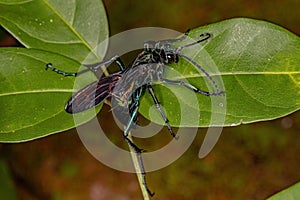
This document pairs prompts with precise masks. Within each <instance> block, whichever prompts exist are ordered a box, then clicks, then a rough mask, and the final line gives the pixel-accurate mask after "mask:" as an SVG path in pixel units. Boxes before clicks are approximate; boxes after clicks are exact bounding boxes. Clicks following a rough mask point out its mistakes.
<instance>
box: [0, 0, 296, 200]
mask: <svg viewBox="0 0 300 200" xmlns="http://www.w3.org/2000/svg"><path fill="white" fill-rule="evenodd" d="M104 4H105V7H106V10H107V15H108V19H109V25H110V31H111V35H114V34H117V33H119V32H122V31H125V30H128V29H131V28H137V27H146V26H155V27H165V28H170V29H174V30H177V31H181V32H184V31H185V30H186V29H188V28H193V27H198V26H202V25H205V24H208V23H213V22H218V21H221V20H224V19H228V18H233V17H250V18H255V19H263V20H267V21H270V22H273V23H275V24H278V25H280V26H283V27H285V28H286V29H288V30H290V31H291V32H293V33H295V34H297V35H300V26H299V25H300V14H299V7H300V1H299V0H285V1H282V0H273V1H269V0H260V1H258V0H254V1H253V0H252V1H248V0H247V1H246V0H224V1H220V0H216V1H211V0H198V1H197V0H189V1H183V0H164V1H162V0H152V1H147V0H146V1H124V0H114V1H112V0H105V1H104ZM91 14H92V13H91ZM0 38H1V42H0V44H1V46H18V45H19V44H18V43H17V42H16V41H15V40H14V39H13V38H12V37H11V36H10V35H9V34H7V33H6V32H5V31H3V30H2V31H1V32H0ZM62 106H63V105H62ZM109 109H110V108H109V107H108V106H104V109H103V110H102V111H101V113H100V115H99V119H101V120H102V122H101V123H102V124H103V126H105V127H106V129H107V131H109V132H111V134H110V135H109V137H110V138H111V139H112V140H113V141H114V142H115V143H116V144H118V145H120V146H125V145H124V141H123V139H122V137H121V131H120V130H119V129H118V128H117V127H116V126H115V125H114V123H113V122H112V120H113V119H112V117H111V113H110V112H109ZM299 130H300V113H299V112H296V113H294V114H291V115H289V116H286V117H284V118H281V119H277V120H273V121H268V122H260V123H255V124H251V125H242V126H239V127H232V128H225V129H224V130H223V133H222V135H221V138H220V139H219V141H218V143H217V145H216V147H215V148H214V149H213V151H212V152H211V153H210V154H209V155H208V156H207V157H205V158H204V159H201V160H200V159H199V158H198V151H199V148H200V146H201V144H202V141H203V137H204V134H205V129H199V133H198V135H197V137H196V139H195V140H194V142H193V144H192V146H191V147H190V148H189V150H188V151H187V152H186V153H185V154H184V155H183V156H182V157H181V158H180V159H178V160H177V161H176V162H174V163H173V164H171V165H170V166H168V167H166V168H164V169H161V170H159V171H156V172H152V173H148V174H147V180H148V184H149V187H150V188H151V189H152V190H154V191H155V192H156V195H155V196H154V198H153V199H172V200H176V199H178V200H179V199H180V200H182V199H204V200H229V199H230V200H235V199H236V200H238V199H253V200H254V199H265V198H266V197H268V196H270V195H272V194H274V193H276V192H278V191H280V190H282V189H284V188H286V187H288V186H290V185H292V184H294V183H296V182H298V181H300V173H299V165H300V157H299V154H300V137H299V132H300V131H299ZM169 139H170V137H169V135H168V133H167V130H164V131H163V133H161V134H159V136H155V137H154V138H153V139H151V140H149V141H148V140H147V141H139V144H141V146H143V148H145V149H147V150H151V149H155V148H159V147H160V146H163V145H164V144H165V142H168V140H169ZM0 158H1V163H0V164H1V166H0V169H1V170H0V171H5V170H4V169H5V166H7V168H6V169H7V170H6V171H7V172H8V173H10V175H12V177H13V182H12V183H11V186H15V187H16V191H17V194H18V198H17V199H22V200H23V199H24V200H27V199H28V200H29V199H30V200H35V199H43V200H45V199H55V200H59V199H63V200H68V199H70V200H81V199H91V200H101V199H123V200H126V199H141V198H142V197H141V194H140V190H139V186H138V183H137V179H136V176H135V174H128V173H123V172H118V171H116V170H114V169H111V168H109V167H106V166H104V165H103V164H101V163H99V162H98V161H97V160H96V159H94V158H93V157H92V156H91V155H90V154H89V153H88V152H87V150H86V149H85V148H84V146H83V145H82V143H81V141H80V139H79V137H78V135H77V134H76V131H75V130H71V131H68V132H63V133H60V134H55V135H52V136H49V137H46V138H42V139H38V140H35V141H32V142H26V143H20V144H0ZM5 164H6V165H5ZM2 180H3V179H2V178H1V179H0V185H3V183H1V181H2ZM5 184H6V183H5ZM1 187H2V186H1ZM3 192H4V191H3V189H2V190H1V189H0V196H1V198H2V197H6V196H5V194H4V193H3ZM7 197H8V196H7ZM11 198H12V197H11ZM4 199H5V198H4Z"/></svg>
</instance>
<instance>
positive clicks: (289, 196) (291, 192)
mask: <svg viewBox="0 0 300 200" xmlns="http://www.w3.org/2000/svg"><path fill="white" fill-rule="evenodd" d="M298 199H300V183H296V184H295V185H293V186H291V187H289V188H287V189H285V190H283V191H281V192H279V193H277V194H275V195H274V196H272V197H270V198H268V200H298Z"/></svg>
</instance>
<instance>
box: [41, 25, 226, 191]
mask: <svg viewBox="0 0 300 200" xmlns="http://www.w3.org/2000/svg"><path fill="white" fill-rule="evenodd" d="M188 34H189V30H188V31H187V32H186V33H185V34H184V35H183V36H181V37H180V38H178V39H167V40H160V41H150V42H147V43H145V44H144V50H143V51H142V52H141V53H140V54H139V55H138V56H137V57H136V58H135V60H134V61H133V62H132V63H131V64H130V65H129V66H128V67H127V68H125V67H124V64H123V62H122V61H121V59H120V58H119V57H118V56H115V57H113V58H110V59H108V60H104V61H102V62H100V63H96V64H92V65H86V66H87V69H85V70H83V71H79V72H77V73H68V72H63V71H61V70H58V69H57V68H54V67H53V66H52V64H50V63H49V64H47V65H46V69H48V68H50V69H52V71H55V72H56V73H58V74H62V75H64V76H78V75H80V74H82V73H85V72H87V71H90V70H91V71H98V70H99V69H100V67H101V66H103V65H109V64H111V63H113V62H116V63H117V65H118V66H119V67H120V69H121V71H119V72H117V73H114V74H111V75H109V76H106V77H103V78H100V79H99V80H97V81H95V82H93V83H91V84H89V85H87V86H85V87H84V88H82V89H80V90H79V91H78V92H76V93H75V94H74V95H73V96H72V97H71V98H70V100H69V101H68V102H67V104H66V106H65V110H66V111H67V112H68V113H78V112H82V111H84V110H87V109H89V108H91V107H94V106H96V105H98V104H100V103H101V102H103V101H104V100H105V99H106V98H108V97H111V99H112V108H113V111H115V113H117V115H116V116H117V117H118V119H119V120H120V121H121V122H122V123H123V124H124V125H125V130H124V134H123V135H124V138H125V140H126V142H127V143H128V144H129V145H130V146H131V147H132V148H133V149H134V150H135V151H136V152H137V153H139V154H140V153H141V152H142V150H141V149H140V148H138V147H137V146H136V145H135V144H134V143H133V142H132V141H131V140H130V139H129V138H128V137H127V136H128V133H129V130H130V128H131V127H132V126H133V125H134V124H135V122H136V121H137V113H138V108H139V103H140V98H141V96H142V95H143V94H144V93H145V92H146V91H148V92H149V94H150V95H151V97H152V99H153V101H154V104H155V106H156V108H157V110H158V111H159V113H160V115H161V117H162V118H163V120H164V122H165V124H166V125H167V127H168V130H169V132H170V133H171V135H172V136H173V137H175V133H174V132H173V130H172V128H171V126H170V124H169V120H168V118H167V116H166V114H165V113H164V111H163V109H162V108H161V106H160V103H159V101H158V99H157V97H156V95H155V93H154V90H153V87H152V83H153V82H161V83H164V84H172V85H178V86H183V87H186V88H187V89H189V90H191V91H193V92H195V93H199V94H202V95H206V96H218V95H222V94H224V92H223V91H219V87H218V85H217V83H216V82H215V80H214V79H213V78H212V77H211V76H210V74H209V73H208V72H207V71H206V70H204V69H203V68H202V67H201V66H200V65H199V64H198V63H196V62H195V61H193V60H192V59H190V58H189V57H187V56H185V55H183V54H182V53H181V50H182V49H184V48H187V47H190V46H193V45H196V44H198V43H201V42H204V41H206V40H208V39H209V38H210V37H211V34H209V33H204V34H201V35H200V39H199V40H198V41H195V42H193V43H190V44H187V45H184V46H179V47H177V48H175V47H174V46H173V43H176V42H180V41H182V40H184V39H185V38H186V37H187V36H188ZM179 58H184V59H185V60H187V61H189V62H190V63H191V64H193V65H194V66H195V67H197V68H198V69H199V70H200V71H202V73H204V74H205V76H206V77H208V78H209V80H210V82H211V83H212V85H213V86H214V90H215V91H213V92H209V91H203V90H201V89H199V88H197V87H195V86H193V85H191V84H189V83H187V82H183V81H175V80H169V79H166V78H164V70H165V66H166V65H168V64H172V63H177V62H178V61H179ZM140 164H141V165H142V160H141V157H140ZM141 168H142V169H143V166H141ZM142 174H144V175H145V172H144V171H142ZM143 181H144V185H145V187H146V189H147V191H148V192H149V194H150V195H152V193H151V192H150V190H149V189H148V187H147V185H146V182H145V178H144V180H143Z"/></svg>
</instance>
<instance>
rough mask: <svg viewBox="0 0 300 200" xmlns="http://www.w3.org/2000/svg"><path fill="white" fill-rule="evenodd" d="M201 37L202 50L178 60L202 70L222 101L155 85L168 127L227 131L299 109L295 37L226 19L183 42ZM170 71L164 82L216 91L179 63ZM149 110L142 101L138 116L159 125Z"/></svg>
mask: <svg viewBox="0 0 300 200" xmlns="http://www.w3.org/2000/svg"><path fill="white" fill-rule="evenodd" d="M205 32H208V33H211V34H212V38H210V39H209V40H208V41H206V42H205V43H203V44H202V45H203V46H202V47H203V48H202V47H201V45H198V46H197V45H195V46H193V47H190V48H186V49H185V50H184V52H183V54H185V55H188V56H190V57H191V58H192V59H193V60H194V61H195V62H197V63H198V64H200V65H201V66H203V68H204V69H205V70H206V71H207V72H209V73H210V75H211V76H213V78H214V79H215V80H216V82H217V83H218V85H219V88H221V89H224V91H225V92H226V96H223V97H222V96H214V97H207V96H203V95H199V94H194V93H193V92H191V91H190V90H187V89H186V88H183V87H182V86H174V85H172V86H170V85H168V86H167V85H165V84H158V85H156V87H155V92H156V94H157V96H158V99H159V100H160V102H161V104H162V105H163V107H164V109H165V110H166V112H167V116H168V118H169V120H170V123H171V125H173V126H201V127H207V126H232V125H238V124H241V123H245V124H246V123H252V122H257V121H263V120H271V119H275V118H279V117H282V116H284V115H287V114H290V113H292V112H294V111H296V110H298V109H299V107H300V90H299V86H300V39H299V37H298V36H296V35H294V34H292V33H290V32H289V31H287V30H285V29H283V28H281V27H279V26H276V25H274V24H271V23H267V22H264V21H258V20H252V19H232V20H226V21H223V22H220V23H215V24H211V25H208V26H204V27H199V28H196V29H193V30H192V31H191V33H190V34H189V36H190V37H192V38H193V39H194V40H198V39H199V35H200V34H201V33H205ZM186 43H189V42H187V41H185V44H186ZM172 67H173V68H172V69H169V70H168V72H167V74H166V75H167V76H168V78H169V79H173V80H174V79H175V80H183V79H185V81H188V82H189V83H191V84H192V85H195V86H197V87H198V88H200V89H203V90H209V91H211V92H213V91H216V89H215V88H214V87H213V86H212V84H211V82H210V80H209V79H208V78H207V77H205V75H204V74H203V73H202V72H201V71H200V72H199V70H197V69H196V68H195V67H193V66H192V65H191V64H189V63H188V62H186V61H184V59H182V58H181V59H180V62H179V64H178V65H174V66H172ZM222 83H223V84H224V85H222ZM208 88H209V89H208ZM195 99H196V100H195ZM150 108H151V109H150ZM154 110H155V109H153V101H152V99H151V97H150V95H145V97H144V98H143V100H142V102H141V108H140V112H141V113H142V114H143V115H144V116H145V117H146V118H148V119H151V120H152V121H154V122H156V123H159V124H164V122H163V121H162V119H161V117H160V116H159V114H158V112H157V111H154ZM198 111H200V116H198V115H197V113H198Z"/></svg>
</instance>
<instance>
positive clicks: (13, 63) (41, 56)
mask: <svg viewBox="0 0 300 200" xmlns="http://www.w3.org/2000/svg"><path fill="white" fill-rule="evenodd" d="M49 60H54V61H55V63H56V64H57V65H59V66H62V67H63V68H62V69H63V70H66V71H72V70H74V68H75V67H80V64H79V63H78V62H76V61H74V60H71V59H68V58H66V57H64V56H61V55H58V54H54V53H50V52H46V51H41V50H34V49H24V48H0V63H1V67H0V82H1V88H0V105H1V112H0V141H2V142H17V141H18V142H19V141H27V140H32V139H35V138H39V137H43V136H47V135H49V134H53V133H56V132H61V131H63V130H68V129H71V128H73V127H75V124H74V120H73V116H72V115H71V114H68V113H66V112H65V110H64V105H65V104H66V102H67V100H68V99H69V98H70V97H71V96H72V93H73V92H74V91H75V90H76V89H78V88H81V87H83V86H84V85H86V84H87V83H89V82H90V81H91V80H93V79H94V80H95V79H96V78H95V76H94V75H93V74H92V73H90V74H89V73H86V74H85V75H84V76H81V78H80V79H79V80H77V79H78V78H77V79H76V85H74V79H75V78H74V77H63V76H60V75H58V74H56V73H54V72H52V71H50V70H49V71H46V70H45V65H46V64H47V63H48V62H49ZM81 81H82V82H81ZM73 88H74V89H73ZM99 108H100V107H99ZM94 116H95V113H92V112H84V113H81V114H80V115H79V117H82V118H79V119H77V120H76V125H79V124H82V123H84V122H87V121H89V120H90V119H91V118H92V117H94Z"/></svg>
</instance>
